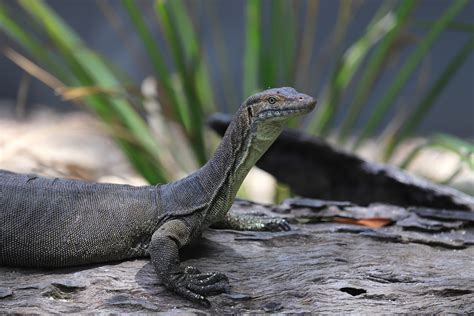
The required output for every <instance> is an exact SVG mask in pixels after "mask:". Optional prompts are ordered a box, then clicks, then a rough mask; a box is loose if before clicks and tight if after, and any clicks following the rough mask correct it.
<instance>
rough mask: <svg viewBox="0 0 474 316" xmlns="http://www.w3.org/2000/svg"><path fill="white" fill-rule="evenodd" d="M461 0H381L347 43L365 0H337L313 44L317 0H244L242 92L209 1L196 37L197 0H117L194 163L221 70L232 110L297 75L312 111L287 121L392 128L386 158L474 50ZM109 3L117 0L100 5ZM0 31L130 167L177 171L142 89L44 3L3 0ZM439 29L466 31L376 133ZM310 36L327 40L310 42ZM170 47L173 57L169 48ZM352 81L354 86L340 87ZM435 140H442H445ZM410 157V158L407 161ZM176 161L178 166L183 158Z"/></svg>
mask: <svg viewBox="0 0 474 316" xmlns="http://www.w3.org/2000/svg"><path fill="white" fill-rule="evenodd" d="M106 3H107V2H102V4H106ZM467 3H468V0H454V1H449V2H445V5H446V8H445V10H444V12H442V14H441V15H440V16H439V18H438V19H436V20H435V21H413V13H414V11H415V10H416V7H417V1H412V0H402V1H399V2H388V1H387V2H380V7H379V9H378V11H377V12H376V13H375V14H374V16H373V17H372V20H371V21H370V23H369V24H368V25H367V27H366V29H365V30H364V31H363V32H362V34H361V35H360V37H359V38H358V39H357V40H355V41H353V42H349V43H348V42H347V40H345V36H346V33H347V30H348V28H349V27H350V23H351V20H352V19H353V18H354V16H355V13H356V12H357V10H358V9H360V5H361V4H360V2H357V1H339V12H338V13H337V20H336V21H335V23H334V29H333V30H332V33H331V36H330V37H329V40H328V42H326V43H319V42H318V39H317V38H316V28H317V23H316V21H317V19H318V14H322V12H319V1H318V0H312V1H290V0H273V1H270V2H267V1H260V0H247V1H245V3H244V5H245V11H244V12H243V14H244V15H245V22H244V24H245V25H243V26H242V28H243V29H244V35H245V39H244V41H245V42H244V47H245V48H244V52H243V54H242V59H241V60H240V61H238V62H241V64H242V78H243V82H242V94H240V93H237V92H236V91H238V86H237V85H236V83H235V79H234V78H232V74H231V73H230V71H229V70H230V69H231V66H230V62H229V57H228V54H229V52H228V51H227V50H226V44H225V42H226V41H228V40H229V39H227V38H226V37H225V34H222V31H221V29H220V24H221V21H220V19H222V15H219V14H218V13H216V12H215V10H214V6H215V3H214V2H212V1H206V2H201V4H202V5H204V6H206V10H203V11H205V12H206V14H207V16H205V17H203V16H202V15H201V16H200V17H199V18H206V19H208V21H209V24H210V25H211V27H210V32H211V33H212V38H213V39H214V47H202V46H201V40H200V36H201V34H200V32H198V31H196V30H197V29H198V28H197V27H196V25H195V24H196V19H197V17H196V12H195V11H196V10H195V6H194V5H193V4H192V3H191V2H190V1H184V0H172V1H171V0H168V1H167V0H156V1H153V2H141V1H135V0H122V1H121V5H122V7H123V10H124V11H125V12H126V13H127V14H128V18H129V19H130V21H131V22H132V25H133V26H134V28H135V31H136V35H137V36H138V37H139V38H140V40H141V42H142V44H143V47H144V49H145V50H146V52H147V53H148V57H149V59H150V63H151V65H152V66H153V71H154V76H155V77H156V78H157V85H158V88H157V91H158V92H159V93H158V96H157V99H156V100H154V101H155V108H154V110H153V111H155V112H154V113H155V114H156V113H158V115H159V116H162V118H163V119H165V120H166V121H169V122H174V123H176V124H175V125H174V128H175V129H177V130H178V131H179V132H180V133H181V134H182V135H183V137H182V138H180V140H181V141H182V142H184V146H186V147H187V148H190V149H191V150H190V151H189V152H190V153H191V155H192V157H191V160H192V161H194V162H195V163H196V164H197V165H202V164H204V163H205V162H206V160H207V159H208V155H209V147H210V146H209V144H208V143H207V142H206V136H205V133H206V130H205V124H204V119H205V116H206V115H207V114H209V113H211V112H213V111H216V110H217V107H216V104H217V102H216V100H217V99H218V97H219V96H220V94H218V93H216V90H217V88H216V87H218V86H219V84H217V81H220V82H221V83H222V86H223V87H224V88H223V89H224V90H225V91H224V93H223V95H224V98H225V99H226V102H227V103H232V104H233V106H234V109H235V108H236V107H237V106H238V102H240V101H242V100H243V99H244V98H245V97H247V96H248V95H250V94H252V93H254V92H256V91H259V90H262V89H265V88H267V87H274V86H281V85H285V86H294V87H295V88H296V89H298V90H301V91H303V92H307V93H311V94H314V95H319V98H318V99H319V106H318V109H317V111H315V113H314V115H313V116H312V117H311V119H309V120H305V119H302V120H299V121H293V122H291V124H290V125H291V126H293V127H298V128H300V129H304V130H306V131H308V132H310V133H312V134H314V135H320V136H323V137H329V136H330V135H334V136H335V137H334V139H333V138H331V140H332V141H333V142H335V143H336V144H338V145H340V146H346V147H347V148H351V149H352V150H354V151H355V150H357V149H358V148H359V147H360V146H361V145H362V144H364V142H366V141H367V139H369V138H373V137H376V136H378V135H388V137H386V139H385V140H384V141H383V142H382V144H383V146H384V150H383V157H382V158H383V159H384V160H386V161H388V160H389V159H390V157H391V156H392V155H393V153H394V152H395V151H396V149H397V148H398V146H399V145H400V144H401V143H402V142H403V141H404V140H406V139H407V138H409V137H410V136H413V135H414V133H415V132H416V131H417V127H418V126H419V124H420V123H421V122H422V120H423V118H424V117H426V115H427V113H428V112H429V110H430V109H431V107H432V106H433V105H434V103H435V101H436V99H437V97H438V96H439V95H440V94H441V93H442V91H443V89H444V88H445V87H446V86H447V85H448V84H449V82H450V80H451V79H452V78H453V76H454V75H455V74H456V72H457V70H459V69H460V68H461V67H462V65H463V63H464V62H465V61H466V60H467V57H468V56H469V55H470V54H472V51H473V48H474V24H471V23H467V22H463V21H455V17H456V15H457V14H458V13H459V12H460V11H461V10H462V9H463V7H464V6H465V5H466V4H467ZM17 7H20V8H21V10H18V8H17ZM108 10H113V8H112V7H111V6H108ZM203 11H201V12H203ZM145 12H147V13H152V14H153V15H154V21H153V22H155V23H154V24H150V23H148V22H149V21H147V20H146V19H145V16H146V15H147V14H145ZM20 21H28V23H21V22H20ZM413 28H416V29H417V30H418V29H421V30H422V31H423V32H425V34H424V36H422V37H419V38H417V39H416V40H413V41H408V43H407V40H406V38H407V37H408V36H409V35H410V30H412V29H413ZM0 30H1V31H3V32H4V33H6V34H7V35H8V36H9V37H10V38H12V39H13V40H14V41H16V42H17V43H18V44H19V46H21V48H22V53H21V54H24V55H25V56H27V58H28V59H30V60H32V61H33V62H34V63H35V64H36V65H38V66H39V67H41V69H43V70H45V71H46V72H47V74H48V75H51V76H52V77H54V78H55V80H56V79H57V81H58V82H60V86H61V87H58V86H55V85H54V84H49V85H50V86H52V88H54V89H56V92H58V93H59V94H62V95H63V97H64V96H65V95H67V94H68V93H69V94H73V95H75V96H76V97H75V98H74V100H75V102H77V103H80V104H82V105H84V106H86V107H88V108H90V109H91V110H93V111H94V112H95V113H96V114H97V115H98V117H100V119H101V120H102V121H103V122H104V123H105V124H106V125H107V126H108V127H109V129H110V131H111V133H112V135H113V136H114V137H115V139H116V141H117V143H118V144H119V145H120V147H121V148H122V150H123V151H124V153H125V154H126V155H127V157H128V158H129V160H130V162H131V163H132V164H133V166H134V167H135V168H136V170H137V171H138V172H139V173H141V174H142V175H143V176H144V177H145V178H146V179H147V180H148V181H149V182H150V183H158V182H167V181H170V180H174V178H175V177H176V176H175V175H176V174H177V173H175V172H172V171H170V170H169V165H170V164H169V163H167V162H166V161H167V160H169V155H170V154H171V155H172V156H176V155H179V153H177V152H176V150H177V149H176V148H174V147H173V146H171V145H169V142H164V141H162V140H160V138H161V137H170V136H169V135H165V134H160V135H158V136H157V135H156V131H154V130H153V126H152V125H153V122H152V119H153V116H151V115H150V113H149V111H150V108H149V107H147V106H145V105H144V104H145V102H146V101H147V100H146V98H147V97H146V96H144V95H141V94H140V93H138V96H137V95H136V94H137V93H132V90H131V89H130V88H129V87H130V85H132V83H131V82H130V80H129V79H128V78H127V77H126V75H124V74H123V72H122V71H120V69H119V68H118V67H117V66H115V65H112V64H111V63H110V62H109V61H108V60H107V59H106V58H104V57H102V56H100V55H99V54H98V53H97V52H95V51H93V50H92V49H90V48H89V47H88V46H87V43H84V42H83V41H82V39H81V38H80V37H79V36H78V35H77V33H76V32H75V31H74V30H73V29H71V27H70V26H69V25H68V24H67V21H64V20H63V19H62V18H61V17H60V16H58V15H57V13H56V12H54V10H52V9H51V8H50V7H49V6H48V5H47V3H46V2H44V1H43V0H36V1H28V0H18V1H17V2H16V3H12V2H0ZM157 31H159V32H157ZM447 31H460V32H464V33H465V34H466V37H467V40H466V43H465V44H464V45H463V46H462V47H461V48H460V49H459V51H457V52H455V56H454V57H453V58H452V59H451V60H450V61H449V62H448V64H447V66H446V68H445V69H444V71H443V72H442V74H441V75H440V76H439V77H438V78H435V80H434V81H433V84H432V85H431V86H429V87H427V89H425V91H423V95H422V97H421V98H420V99H419V100H418V99H416V100H410V102H411V104H415V105H414V106H412V107H411V109H410V111H408V112H403V113H402V112H401V111H395V112H396V115H395V116H393V117H394V118H398V122H400V121H401V122H402V123H399V124H396V123H397V122H395V119H392V123H390V124H388V126H389V128H391V129H390V132H388V131H382V132H380V130H381V127H382V125H383V124H384V122H386V119H387V118H388V117H389V116H390V115H391V113H393V112H394V111H393V109H394V108H395V107H396V105H397V100H398V98H399V96H400V93H401V91H402V89H403V88H404V87H405V86H406V85H407V82H408V81H409V80H410V78H412V77H413V76H414V75H415V74H416V72H417V71H418V70H419V68H420V64H421V63H422V61H423V60H424V59H425V58H426V57H427V55H428V54H429V53H430V49H431V47H432V46H433V44H434V43H435V42H436V40H437V39H438V38H439V36H440V35H441V34H443V33H444V32H447ZM157 33H159V34H160V35H161V36H162V39H163V41H164V43H165V45H164V46H163V45H162V46H158V44H157V43H158V42H157V41H156V37H155V36H156V34H157ZM316 43H318V45H315V44H316ZM400 43H404V44H403V45H401V44H400ZM315 47H324V49H322V50H321V51H318V52H316V51H315ZM210 49H215V54H216V55H217V59H216V60H217V63H218V66H219V67H218V75H217V76H211V75H210V69H209V67H210V64H209V61H208V53H207V51H206V50H210ZM446 49H450V48H446ZM401 50H405V51H408V57H407V58H406V59H405V60H403V61H400V60H398V61H396V62H398V63H399V65H398V66H397V68H395V67H394V68H392V69H391V71H388V69H387V68H388V65H389V64H390V62H393V59H394V58H393V56H396V55H397V54H399V53H400V51H401ZM4 53H6V55H7V56H8V57H9V58H11V59H12V60H14V61H15V62H16V63H17V64H19V65H20V66H21V67H23V69H25V71H27V72H29V73H30V74H32V75H34V76H36V77H37V78H39V79H40V80H43V81H45V82H46V81H48V80H46V79H45V78H44V77H45V76H44V75H38V73H37V71H36V72H35V71H33V70H32V69H31V65H30V66H28V65H29V64H27V63H26V64H25V63H22V62H20V61H19V59H18V58H15V57H12V56H17V55H18V53H16V52H13V53H12V51H11V50H9V51H8V52H7V51H4ZM20 56H21V55H20ZM167 56H170V57H171V58H169V59H167V58H166V57H167ZM314 65H316V66H314ZM313 67H314V68H313ZM324 69H327V70H328V73H329V80H327V83H326V84H325V85H324V86H323V89H322V91H316V89H317V88H318V83H319V81H320V79H321V78H319V77H318V76H319V74H321V73H326V72H325V71H324ZM393 69H396V70H393ZM382 75H383V76H385V77H389V78H390V81H391V82H390V83H389V84H388V85H385V86H383V87H382V86H379V85H377V84H378V83H379V80H380V78H381V76H382ZM216 77H217V79H216ZM50 81H51V80H49V81H48V82H50ZM54 82H56V81H54ZM375 87H377V89H379V92H380V89H382V90H383V91H381V92H382V93H381V94H380V95H381V97H380V100H378V101H377V102H376V104H375V107H374V108H373V110H370V111H371V112H370V115H369V116H368V118H367V119H366V121H364V122H363V124H362V126H363V128H362V129H361V131H360V132H357V130H356V124H357V123H360V122H361V120H362V118H361V113H362V112H363V111H367V109H366V107H367V104H368V100H369V99H370V98H371V97H372V93H373V91H374V88H375ZM351 88H352V90H353V92H352V93H353V96H352V95H351V97H350V98H348V94H349V90H350V89H351ZM74 89H76V90H74ZM77 89H82V90H77ZM135 90H137V89H135ZM337 115H341V116H342V121H341V122H340V123H337V120H336V116H337ZM155 119H156V117H155ZM394 125H395V127H394ZM436 139H437V140H439V139H438V138H435V140H436ZM433 142H434V143H440V141H433ZM433 142H430V144H432V143H433ZM442 143H443V144H445V143H446V139H444V141H443V142H442ZM449 144H450V145H449V148H451V149H450V150H451V151H453V152H456V153H459V155H460V157H462V159H461V160H462V161H465V155H464V153H462V150H461V149H459V148H461V147H462V148H464V147H465V145H466V144H465V143H463V142H460V141H452V139H450V141H449ZM459 146H461V147H459ZM445 147H446V146H445ZM458 147H459V148H458ZM452 148H458V149H457V150H453V149H452ZM419 150H421V149H419ZM417 152H418V151H415V152H412V153H411V154H410V157H408V158H407V159H408V160H410V159H413V157H414V156H415V155H416V153H417ZM406 165H408V163H407V162H406V163H405V164H403V166H406ZM176 166H177V168H180V166H179V164H178V165H176ZM176 166H175V167H176ZM183 169H186V168H185V167H184V168H183Z"/></svg>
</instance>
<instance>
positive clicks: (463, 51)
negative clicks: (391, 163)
mask: <svg viewBox="0 0 474 316" xmlns="http://www.w3.org/2000/svg"><path fill="white" fill-rule="evenodd" d="M473 50H474V36H471V38H470V39H469V40H468V41H467V42H466V43H465V44H464V45H463V46H462V47H461V48H460V49H459V51H458V52H457V54H456V55H455V56H454V57H453V58H451V60H450V62H449V63H448V65H447V66H446V67H445V69H444V70H443V72H442V73H441V75H440V76H439V77H438V79H437V80H436V82H435V83H434V84H433V85H432V87H431V88H430V89H429V90H428V91H427V93H426V94H425V96H424V97H423V98H422V99H421V101H420V103H419V104H418V105H417V106H416V108H415V110H414V111H413V112H412V113H411V115H410V116H409V117H408V118H406V119H405V120H404V121H403V123H402V125H401V126H400V128H399V129H398V131H397V132H396V133H395V134H394V135H392V137H391V138H390V140H389V142H388V144H387V146H386V147H385V151H384V157H383V158H384V160H385V161H387V160H388V159H389V158H390V157H391V156H392V154H393V152H394V151H395V149H396V147H397V146H398V145H399V144H400V143H401V142H402V141H404V140H405V139H406V138H407V137H409V136H410V135H411V134H412V133H413V132H414V131H415V129H416V128H417V127H418V125H419V124H420V123H421V121H422V120H423V118H425V117H426V114H427V113H428V112H429V110H430V109H431V108H432V106H433V105H434V103H435V101H436V100H437V98H438V97H439V95H440V94H441V92H442V91H443V90H444V88H445V87H446V86H447V84H448V83H449V82H450V81H451V79H452V77H453V76H454V75H455V74H456V72H457V71H458V70H459V69H460V68H461V66H462V65H463V64H464V63H465V61H466V60H467V58H468V57H469V56H470V55H471V53H472V52H473Z"/></svg>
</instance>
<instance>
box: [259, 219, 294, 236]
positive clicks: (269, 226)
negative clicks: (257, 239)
mask: <svg viewBox="0 0 474 316" xmlns="http://www.w3.org/2000/svg"><path fill="white" fill-rule="evenodd" d="M259 221H260V224H261V225H262V230H266V231H272V232H278V231H289V230H291V226H290V224H289V223H288V222H287V221H286V219H284V218H280V217H268V216H264V217H262V218H261V219H259Z"/></svg>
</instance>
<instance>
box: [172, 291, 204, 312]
mask: <svg viewBox="0 0 474 316" xmlns="http://www.w3.org/2000/svg"><path fill="white" fill-rule="evenodd" d="M173 290H174V291H175V292H176V293H177V294H178V295H180V296H182V297H184V298H186V299H188V300H190V301H192V302H194V303H198V304H201V305H202V306H204V307H206V308H209V307H211V302H209V300H208V299H206V298H205V297H204V296H203V295H201V294H199V293H196V292H194V291H192V290H190V289H188V288H187V287H183V286H179V287H176V288H174V289H173Z"/></svg>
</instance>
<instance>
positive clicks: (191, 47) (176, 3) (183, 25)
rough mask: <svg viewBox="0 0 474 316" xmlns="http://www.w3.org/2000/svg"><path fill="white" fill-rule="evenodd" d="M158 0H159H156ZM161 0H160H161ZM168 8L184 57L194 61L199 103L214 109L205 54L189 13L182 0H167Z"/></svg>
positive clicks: (206, 107) (209, 109) (207, 109)
mask: <svg viewBox="0 0 474 316" xmlns="http://www.w3.org/2000/svg"><path fill="white" fill-rule="evenodd" d="M158 1H159V0H158ZM161 1H162V0H161ZM167 2H168V3H169V7H168V8H169V10H170V11H171V14H172V15H173V19H174V20H175V21H179V22H178V23H175V26H176V29H177V37H178V38H179V39H180V40H181V42H182V46H183V48H184V50H185V53H186V59H187V61H188V63H189V62H191V63H193V62H194V63H196V80H195V85H196V90H197V94H198V96H199V98H200V99H201V101H200V103H201V104H202V107H203V109H204V110H206V111H208V112H210V111H215V101H214V93H213V91H212V88H211V77H210V75H209V70H208V68H207V64H206V62H204V60H205V56H204V54H203V50H202V47H201V46H200V44H199V43H200V40H199V38H198V36H197V34H196V32H195V31H194V29H195V28H194V26H193V23H192V21H191V18H190V14H189V12H188V10H187V9H186V6H185V5H184V3H183V0H172V1H169V0H167Z"/></svg>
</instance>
